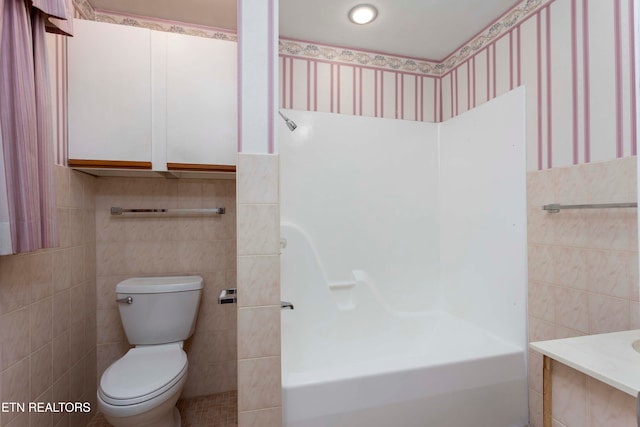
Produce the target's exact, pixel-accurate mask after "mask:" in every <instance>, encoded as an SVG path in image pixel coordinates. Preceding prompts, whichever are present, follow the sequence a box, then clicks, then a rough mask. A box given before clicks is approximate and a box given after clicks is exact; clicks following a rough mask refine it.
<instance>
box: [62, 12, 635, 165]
mask: <svg viewBox="0 0 640 427" xmlns="http://www.w3.org/2000/svg"><path fill="white" fill-rule="evenodd" d="M75 2H76V3H80V4H83V5H85V6H86V4H85V3H86V2H85V3H82V0H76V1H75ZM76 7H77V4H76ZM633 9H634V4H633V0H607V1H604V0H523V1H522V2H520V3H519V4H517V5H516V6H515V7H514V8H512V9H511V10H510V11H507V12H506V13H505V14H504V15H502V16H501V17H499V18H498V19H497V20H496V21H495V22H494V23H492V24H491V25H489V26H488V27H487V28H486V29H485V30H484V31H482V32H481V33H479V34H478V35H477V36H475V37H474V38H473V39H472V40H470V41H468V42H467V43H465V44H464V45H462V46H461V47H460V48H459V49H457V50H456V51H455V52H452V54H451V55H450V56H449V57H447V58H445V59H444V60H442V61H441V62H437V61H432V60H426V59H416V58H406V57H402V56H392V55H388V54H382V53H377V52H368V51H360V50H354V49H347V48H341V47H336V46H326V45H318V44H314V43H311V42H304V41H300V40H289V39H281V40H280V48H279V50H280V54H279V59H278V61H279V62H278V66H279V73H280V74H279V82H280V87H279V88H278V89H277V90H278V92H277V93H276V94H275V96H277V97H278V99H279V105H280V107H281V108H290V109H298V110H308V111H321V112H333V113H340V114H350V115H362V116H370V117H384V118H392V119H403V120H418V121H429V122H439V121H443V120H447V119H449V118H451V117H454V116H456V115H458V114H462V113H464V112H465V111H467V110H469V109H470V108H474V107H475V106H477V105H479V104H482V103H483V102H486V101H488V100H490V99H492V98H494V97H496V96H499V95H501V94H503V93H505V92H507V91H509V90H511V89H513V88H514V87H517V86H520V85H525V86H526V88H527V110H528V123H527V132H528V135H527V138H528V152H527V157H528V165H527V167H528V170H539V169H547V168H552V167H560V166H568V165H573V164H582V163H590V162H595V161H602V160H610V159H614V158H618V157H625V156H630V155H635V154H636V152H637V141H636V139H635V131H634V130H635V126H636V123H635V115H636V106H635V103H636V92H635V86H634V84H633V79H634V75H635V72H636V70H635V57H634V38H633V27H634V25H635V23H634V22H633V15H634V10H633ZM86 14H87V12H86V11H85V12H83V14H82V17H83V18H85V19H86V18H87V16H85V15H86ZM99 16H100V19H101V20H105V19H111V18H113V20H114V22H118V23H122V24H127V23H129V22H132V21H135V20H134V19H132V18H131V17H126V18H128V19H123V18H122V17H118V16H117V15H113V16H109V15H106V14H104V13H102V14H101V15H99ZM89 18H90V17H89ZM96 19H98V18H96ZM136 22H137V21H136ZM132 25H133V24H132ZM194 31H195V30H194ZM198 31H202V29H201V28H199V29H198ZM218 33H220V34H221V35H222V36H225V37H229V38H233V37H234V35H233V34H232V33H228V34H223V33H222V32H220V31H217V32H216V33H215V34H218ZM207 36H211V35H207ZM214 36H215V35H214ZM55 46H56V48H55V57H56V70H55V73H54V75H55V77H54V78H55V79H56V85H57V94H58V101H59V102H58V106H59V108H58V111H59V113H58V116H57V118H56V123H57V124H58V129H57V130H58V139H57V141H58V145H57V149H58V151H57V153H58V155H57V162H58V164H64V163H65V154H66V153H65V144H64V141H65V140H66V128H65V125H64V123H65V121H66V118H65V114H64V108H63V106H64V102H65V100H64V97H65V96H66V95H65V93H66V90H65V86H64V85H65V84H66V81H65V79H64V75H65V71H66V70H65V69H64V63H65V61H64V58H65V55H64V44H63V43H62V41H60V42H57V43H56V45H55Z"/></svg>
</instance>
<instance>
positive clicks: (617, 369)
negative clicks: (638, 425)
mask: <svg viewBox="0 0 640 427" xmlns="http://www.w3.org/2000/svg"><path fill="white" fill-rule="evenodd" d="M636 340H640V329H636V330H632V331H623V332H612V333H608V334H598V335H586V336H582V337H574V338H563V339H557V340H549V341H538V342H532V343H530V344H529V346H530V347H531V348H532V349H533V350H536V351H538V352H540V353H542V354H544V355H545V356H548V357H550V358H551V359H553V360H557V361H558V362H561V363H563V364H565V365H567V366H570V367H572V368H573V369H576V370H577V371H580V372H582V373H584V374H587V375H589V376H591V377H593V378H596V379H597V380H600V381H602V382H603V383H606V384H609V385H610V386H612V387H615V388H617V389H618V390H620V391H623V392H625V393H627V394H630V395H631V396H633V397H634V398H635V397H637V396H638V393H639V392H640V353H638V352H637V351H636V350H635V349H634V348H633V347H632V344H633V342H634V341H636Z"/></svg>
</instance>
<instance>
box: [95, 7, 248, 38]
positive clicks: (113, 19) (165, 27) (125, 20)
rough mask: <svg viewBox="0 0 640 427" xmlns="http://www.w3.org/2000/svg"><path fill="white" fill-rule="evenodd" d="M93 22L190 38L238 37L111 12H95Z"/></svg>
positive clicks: (200, 27) (215, 29) (201, 27)
mask: <svg viewBox="0 0 640 427" xmlns="http://www.w3.org/2000/svg"><path fill="white" fill-rule="evenodd" d="M95 20H96V21H98V22H107V23H110V24H119V25H129V26H132V27H142V28H148V29H150V30H155V31H165V32H169V33H178V34H187V35H190V36H197V37H205V38H210V39H217V40H226V41H232V42H237V41H238V35H237V34H236V33H235V32H233V31H230V30H223V29H221V28H214V27H204V26H194V25H189V24H185V23H183V22H174V21H159V20H154V19H149V18H145V17H141V16H130V15H119V14H116V13H112V12H110V13H103V12H97V13H96V14H95Z"/></svg>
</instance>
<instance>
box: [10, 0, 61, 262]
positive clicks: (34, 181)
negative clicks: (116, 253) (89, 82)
mask: <svg viewBox="0 0 640 427" xmlns="http://www.w3.org/2000/svg"><path fill="white" fill-rule="evenodd" d="M0 2H1V3H0V4H1V5H2V7H1V8H0V142H1V143H2V147H1V148H2V155H1V156H0V158H1V159H3V165H2V167H1V168H0V172H2V170H3V171H4V174H2V176H0V185H2V183H3V181H4V188H3V189H2V190H4V191H0V255H3V254H6V253H21V252H30V251H34V250H37V249H41V248H50V247H56V246H58V231H57V215H56V213H57V208H56V195H55V181H54V176H53V168H54V161H53V148H54V145H53V144H54V143H53V138H54V135H53V124H52V114H51V109H52V104H51V91H50V89H49V76H48V65H47V52H46V41H45V32H46V27H47V26H51V25H52V21H50V20H49V18H50V17H55V18H60V19H66V18H67V16H68V3H67V2H66V0H33V1H31V0H26V1H25V0H0ZM57 22H60V21H57ZM64 31H65V30H60V29H58V30H57V32H64ZM3 195H4V196H5V197H4V198H2V196H3ZM3 213H4V215H3ZM3 216H5V217H6V216H8V218H4V220H5V221H6V222H4V223H3V222H2V221H3ZM3 230H4V231H5V233H4V235H3V233H2V231H3ZM7 230H8V233H9V234H10V236H7V235H6V234H7V233H6V232H7ZM9 237H10V240H11V244H10V245H9V244H8V243H7V242H6V239H7V238H9ZM3 240H4V241H3ZM9 248H10V249H9ZM1 251H4V252H5V253H2V252H1ZM9 251H10V252H9Z"/></svg>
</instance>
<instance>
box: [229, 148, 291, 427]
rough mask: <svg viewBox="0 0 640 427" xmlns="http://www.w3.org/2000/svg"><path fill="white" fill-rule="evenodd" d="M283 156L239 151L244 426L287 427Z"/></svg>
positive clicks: (240, 406)
mask: <svg viewBox="0 0 640 427" xmlns="http://www.w3.org/2000/svg"><path fill="white" fill-rule="evenodd" d="M278 174H279V168H278V156H277V155H261V154H239V155H238V411H239V414H238V425H239V426H240V427H250V426H259V427H280V426H281V425H282V408H281V406H282V401H281V399H282V398H281V371H280V232H279V230H280V204H279V203H280V199H279V190H278V189H279V185H278V180H279V177H278Z"/></svg>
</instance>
